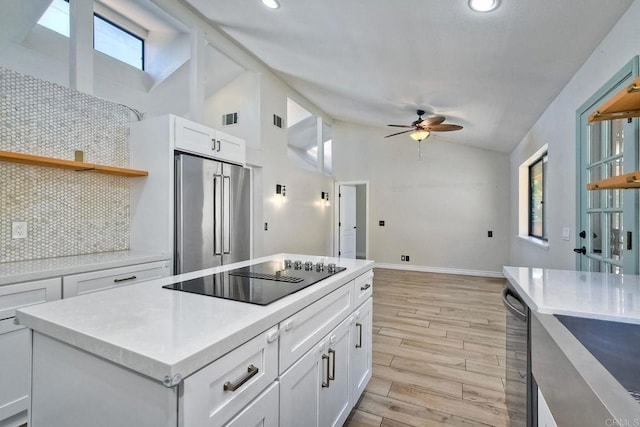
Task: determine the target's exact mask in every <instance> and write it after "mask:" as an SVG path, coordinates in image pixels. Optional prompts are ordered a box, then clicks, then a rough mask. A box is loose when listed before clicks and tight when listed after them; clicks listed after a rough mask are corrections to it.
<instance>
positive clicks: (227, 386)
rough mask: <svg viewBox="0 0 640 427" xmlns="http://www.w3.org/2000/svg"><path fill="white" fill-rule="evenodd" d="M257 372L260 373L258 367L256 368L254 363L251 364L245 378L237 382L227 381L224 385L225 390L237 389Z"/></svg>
mask: <svg viewBox="0 0 640 427" xmlns="http://www.w3.org/2000/svg"><path fill="white" fill-rule="evenodd" d="M257 373H258V368H256V367H255V366H253V365H249V368H247V375H245V376H244V378H242V379H241V380H240V381H238V382H237V383H235V384H233V383H232V382H230V381H227V382H226V383H224V387H223V389H224V391H236V390H237V389H239V388H240V387H242V385H243V384H244V383H246V382H247V381H249V380H250V379H251V378H253V377H254V376H256V374H257Z"/></svg>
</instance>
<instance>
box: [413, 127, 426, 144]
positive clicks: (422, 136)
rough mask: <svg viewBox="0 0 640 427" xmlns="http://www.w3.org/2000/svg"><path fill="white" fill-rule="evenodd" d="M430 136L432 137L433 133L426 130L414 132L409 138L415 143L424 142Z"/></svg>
mask: <svg viewBox="0 0 640 427" xmlns="http://www.w3.org/2000/svg"><path fill="white" fill-rule="evenodd" d="M429 135H431V132H429V131H428V130H424V129H417V130H415V131H413V132H411V133H410V134H409V136H410V137H411V138H412V139H413V140H414V141H418V142H420V141H422V140H423V139H426V138H428V137H429Z"/></svg>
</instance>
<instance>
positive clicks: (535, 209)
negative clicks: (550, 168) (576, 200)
mask: <svg viewBox="0 0 640 427" xmlns="http://www.w3.org/2000/svg"><path fill="white" fill-rule="evenodd" d="M543 165H544V162H543V161H542V159H540V160H538V161H537V162H535V163H534V164H532V165H531V166H530V167H529V192H530V193H529V197H530V198H529V200H530V204H529V209H530V212H529V234H531V235H532V236H536V237H543V236H544V234H543V231H544V216H543V210H544V200H543V195H544V185H543V183H544V180H543Z"/></svg>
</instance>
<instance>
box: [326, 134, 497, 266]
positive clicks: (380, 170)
mask: <svg viewBox="0 0 640 427" xmlns="http://www.w3.org/2000/svg"><path fill="white" fill-rule="evenodd" d="M333 129H334V130H333V132H334V137H333V150H334V153H333V155H334V161H333V168H334V174H335V178H336V180H337V181H357V180H369V185H370V187H369V195H370V201H369V212H370V223H369V227H370V234H369V238H370V242H369V248H370V254H369V257H370V258H372V259H374V260H375V261H376V262H379V263H389V264H402V265H408V266H413V267H425V268H433V269H437V268H440V269H452V270H456V269H457V270H475V271H490V272H499V271H501V270H502V266H503V265H504V264H505V263H507V261H508V259H509V247H508V246H509V234H508V233H509V184H508V179H509V162H508V156H507V155H506V154H503V153H498V152H494V151H487V150H482V149H477V148H471V147H466V146H463V145H459V144H452V143H447V142H442V141H441V140H438V137H437V136H434V137H432V138H430V139H429V140H428V142H427V141H425V142H423V159H422V161H419V160H418V149H417V143H416V142H415V141H413V140H412V139H411V138H409V137H407V136H404V137H402V136H399V137H397V138H392V139H384V138H383V136H384V135H385V134H387V133H388V131H387V129H372V128H370V127H365V126H358V125H353V124H348V123H344V122H336V123H335V124H334V127H333ZM379 220H384V221H385V226H384V227H380V226H378V221H379ZM489 230H492V231H493V235H494V237H493V238H488V237H487V231H489ZM401 255H409V256H410V257H411V261H410V262H408V263H401V261H400V256H401Z"/></svg>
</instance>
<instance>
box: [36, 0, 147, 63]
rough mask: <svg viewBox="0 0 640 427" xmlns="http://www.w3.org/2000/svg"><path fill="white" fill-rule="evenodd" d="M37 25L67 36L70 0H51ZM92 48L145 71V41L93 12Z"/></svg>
mask: <svg viewBox="0 0 640 427" xmlns="http://www.w3.org/2000/svg"><path fill="white" fill-rule="evenodd" d="M38 24H40V25H42V26H44V27H47V28H49V29H50V30H53V31H55V32H57V33H59V34H62V35H63V36H65V37H69V2H68V0H53V2H51V5H50V6H49V8H48V9H47V10H46V11H45V13H44V14H43V15H42V16H41V17H40V19H39V20H38ZM93 47H94V49H95V50H97V51H99V52H102V53H104V54H105V55H109V56H110V57H112V58H115V59H117V60H119V61H122V62H124V63H126V64H129V65H131V66H133V67H136V68H137V69H139V70H144V40H143V39H142V38H141V37H138V36H136V35H135V34H133V33H132V32H130V31H128V30H126V29H124V28H122V27H121V26H119V25H117V24H115V23H114V22H112V21H110V20H108V19H106V18H104V17H103V16H100V15H97V14H95V13H94V15H93Z"/></svg>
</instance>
